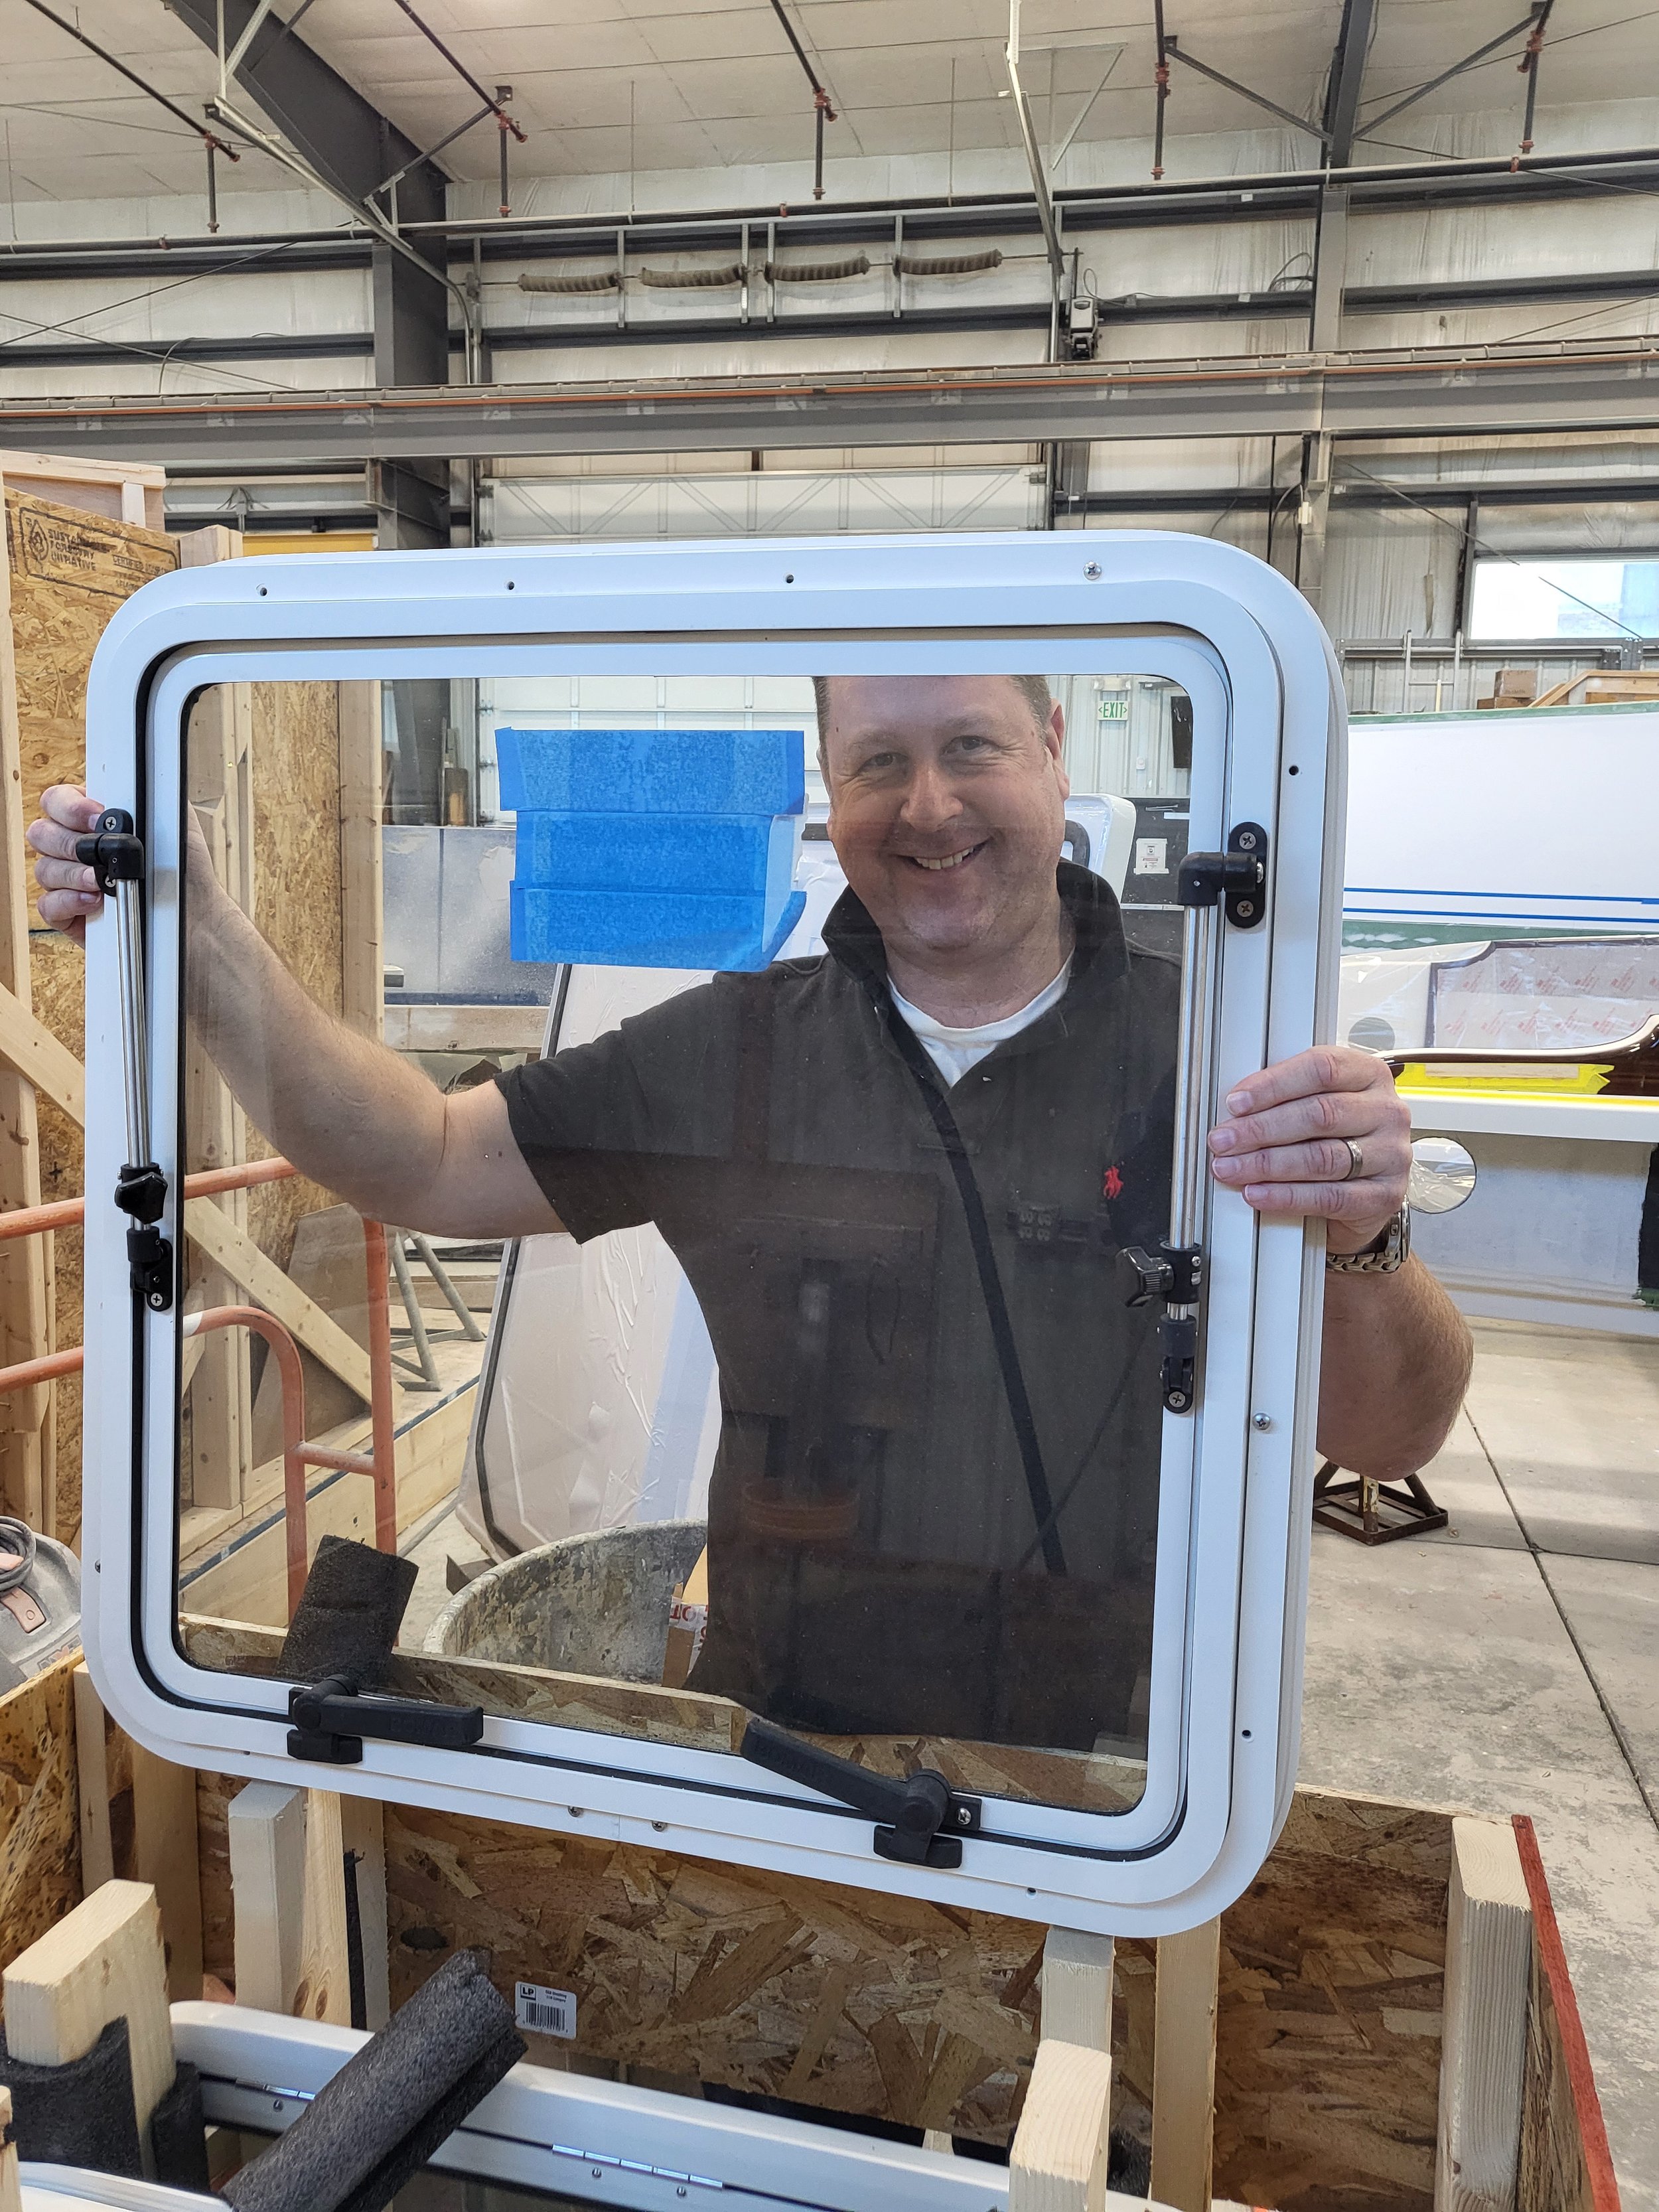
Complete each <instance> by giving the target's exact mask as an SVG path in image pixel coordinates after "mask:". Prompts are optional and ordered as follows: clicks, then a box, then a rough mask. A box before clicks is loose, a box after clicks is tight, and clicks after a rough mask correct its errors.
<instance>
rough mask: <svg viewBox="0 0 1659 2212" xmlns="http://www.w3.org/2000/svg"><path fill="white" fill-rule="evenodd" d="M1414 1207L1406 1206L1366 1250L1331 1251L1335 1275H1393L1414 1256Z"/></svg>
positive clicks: (1329, 1264) (1329, 1257)
mask: <svg viewBox="0 0 1659 2212" xmlns="http://www.w3.org/2000/svg"><path fill="white" fill-rule="evenodd" d="M1411 1249H1412V1216H1411V1208H1410V1207H1409V1206H1401V1209H1400V1211H1399V1212H1398V1213H1396V1214H1395V1217H1394V1218H1393V1220H1392V1221H1390V1222H1389V1225H1388V1227H1387V1228H1386V1229H1385V1230H1384V1231H1383V1234H1382V1236H1381V1237H1378V1238H1377V1239H1376V1242H1375V1243H1370V1244H1368V1245H1367V1246H1366V1247H1365V1249H1364V1251H1363V1252H1328V1253H1327V1254H1326V1255H1325V1265H1326V1266H1327V1267H1328V1268H1329V1269H1330V1271H1331V1273H1333V1274H1334V1275H1392V1274H1395V1273H1397V1271H1398V1270H1399V1269H1400V1268H1401V1267H1404V1266H1405V1264H1406V1262H1407V1260H1408V1259H1409V1258H1410V1257H1411Z"/></svg>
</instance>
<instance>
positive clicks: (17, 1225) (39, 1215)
mask: <svg viewBox="0 0 1659 2212" xmlns="http://www.w3.org/2000/svg"><path fill="white" fill-rule="evenodd" d="M299 1172H300V1170H298V1168H296V1167H295V1164H294V1163H293V1161H292V1160H281V1159H278V1160H249V1161H246V1163H244V1164H242V1165H241V1166H240V1167H234V1168H204V1169H203V1170H201V1172H200V1173H199V1174H198V1175H188V1176H185V1197H186V1198H212V1197H213V1196H215V1195H216V1194H217V1193H218V1192H220V1191H226V1190H246V1189H248V1188H251V1187H252V1185H253V1184H254V1183H260V1182H283V1180H284V1178H285V1177H287V1176H294V1175H298V1174H299ZM86 1211H87V1201H86V1200H85V1199H84V1198H58V1199H54V1200H52V1203H51V1204H50V1205H49V1206H14V1207H13V1208H12V1209H11V1211H10V1212H9V1213H0V1242H3V1241H4V1240H5V1239H6V1238H8V1237H41V1236H44V1235H45V1234H46V1231H48V1230H50V1229H78V1228H79V1227H80V1225H81V1224H82V1220H83V1219H84V1218H85V1216H86Z"/></svg>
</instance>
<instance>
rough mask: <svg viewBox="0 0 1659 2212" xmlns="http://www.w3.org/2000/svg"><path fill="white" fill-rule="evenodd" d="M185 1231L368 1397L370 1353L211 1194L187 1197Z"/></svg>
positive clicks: (335, 1371) (329, 1366) (327, 1364)
mask: <svg viewBox="0 0 1659 2212" xmlns="http://www.w3.org/2000/svg"><path fill="white" fill-rule="evenodd" d="M185 1235H186V1236H187V1237H190V1239H191V1242H192V1243H194V1244H196V1245H197V1246H199V1247H200V1249H202V1250H203V1251H204V1252H205V1253H206V1254H207V1255H209V1257H210V1259H212V1260H215V1261H217V1263H218V1264H219V1266H220V1267H222V1268H223V1269H224V1271H225V1273H227V1274H228V1275H230V1276H232V1277H233V1278H234V1280H235V1281H237V1282H238V1283H240V1285H242V1287H243V1289H244V1290H246V1291H249V1292H251V1293H252V1297H254V1299H255V1300H256V1301H257V1303H258V1304H260V1305H262V1306H263V1307H264V1309H265V1311H266V1312H267V1313H270V1314H274V1315H275V1316H276V1319H277V1320H278V1321H279V1322H282V1324H283V1327H284V1328H286V1329H287V1330H288V1331H289V1334H291V1335H293V1336H294V1337H295V1338H296V1339H297V1340H298V1341H299V1342H300V1343H301V1344H302V1345H304V1346H305V1348H306V1350H307V1352H311V1353H313V1355H314V1356H315V1357H316V1358H319V1359H320V1360H321V1361H322V1363H323V1364H324V1366H325V1367H326V1368H327V1369H328V1370H329V1372H330V1374H331V1375H337V1376H339V1377H340V1379H341V1381H342V1382H343V1383H349V1384H350V1386H351V1388H352V1389H354V1390H355V1391H356V1394H357V1395H358V1396H359V1397H360V1398H362V1399H363V1400H364V1401H367V1400H368V1395H369V1390H370V1383H369V1373H368V1353H367V1352H365V1351H364V1350H363V1348H362V1346H361V1345H360V1344H358V1343H357V1342H356V1340H354V1339H353V1338H351V1337H349V1336H348V1335H347V1334H346V1333H345V1331H344V1329H343V1328H341V1327H340V1324H339V1322H337V1321H336V1320H335V1319H334V1317H333V1316H332V1315H331V1314H328V1313H325V1311H324V1310H323V1309H322V1307H321V1306H319V1304H317V1303H316V1301H315V1299H313V1298H308V1297H307V1296H306V1294H305V1292H304V1291H302V1290H301V1288H300V1286H299V1285H298V1284H297V1283H295V1282H293V1281H291V1280H290V1279H289V1277H288V1276H287V1275H285V1274H284V1273H283V1271H282V1269H281V1268H280V1267H278V1266H277V1265H276V1261H274V1260H270V1259H267V1257H266V1256H265V1255H264V1253H263V1252H262V1251H261V1250H260V1249H259V1248H258V1245H257V1244H256V1243H254V1242H253V1240H252V1237H249V1236H247V1235H246V1233H245V1232H244V1231H241V1230H240V1229H238V1228H237V1226H236V1225H235V1223H234V1221H232V1220H231V1219H230V1218H229V1217H228V1215H227V1214H224V1213H222V1212H220V1210H219V1208H218V1207H217V1206H216V1205H215V1204H214V1202H213V1200H211V1199H210V1198H187V1199H186V1200H185Z"/></svg>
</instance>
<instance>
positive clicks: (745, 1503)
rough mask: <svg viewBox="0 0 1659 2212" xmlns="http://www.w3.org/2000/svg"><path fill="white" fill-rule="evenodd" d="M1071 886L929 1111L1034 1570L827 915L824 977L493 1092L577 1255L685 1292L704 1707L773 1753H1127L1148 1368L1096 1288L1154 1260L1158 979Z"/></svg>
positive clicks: (882, 1061)
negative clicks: (709, 1356) (794, 1737)
mask: <svg viewBox="0 0 1659 2212" xmlns="http://www.w3.org/2000/svg"><path fill="white" fill-rule="evenodd" d="M1059 885H1060V895H1061V896H1062V898H1063V900H1064V902H1065V903H1066V908H1067V911H1068V912H1069V914H1070V915H1071V917H1072V919H1073V923H1074V925H1075V928H1076V933H1077V949H1076V952H1075V955H1074V957H1073V967H1072V975H1071V981H1070V984H1069V987H1068V988H1067V990H1066V994H1065V995H1064V997H1063V998H1062V999H1061V1000H1060V1002H1059V1004H1058V1005H1057V1006H1054V1007H1052V1008H1051V1009H1050V1010H1049V1011H1048V1012H1047V1013H1045V1014H1043V1015H1042V1016H1041V1017H1040V1018H1039V1019H1038V1020H1036V1022H1034V1023H1032V1024H1030V1027H1029V1028H1027V1029H1025V1030H1022V1031H1021V1032H1020V1033H1019V1034H1018V1036H1014V1037H1011V1038H1009V1039H1008V1040H1007V1041H1006V1042H1004V1043H1002V1044H1000V1045H999V1046H997V1047H996V1048H995V1049H994V1051H993V1052H992V1053H991V1054H989V1055H988V1056H987V1058H986V1059H985V1060H981V1062H980V1064H979V1066H977V1067H975V1068H974V1069H972V1070H970V1071H969V1073H968V1074H967V1075H966V1076H965V1077H964V1078H963V1080H962V1081H961V1082H960V1083H958V1084H957V1085H955V1087H954V1088H953V1089H951V1090H950V1091H949V1092H948V1093H947V1094H946V1095H947V1097H948V1102H949V1106H950V1110H951V1116H952V1117H953V1118H954V1120H955V1122H956V1124H957V1128H958V1130H959V1132H960V1134H961V1139H962V1143H963V1147H964V1149H965V1151H966V1153H967V1157H968V1159H969V1163H970V1164H971V1166H972V1170H973V1174H974V1178H975V1182H976V1183H977V1185H978V1188H979V1190H980V1194H981V1199H982V1201H983V1206H984V1210H985V1213H986V1216H987V1220H988V1223H989V1227H990V1231H991V1241H992V1246H993V1249H994V1256H995V1261H996V1267H997V1272H998V1273H999V1275H1000V1279H1001V1284H1002V1287H1003V1293H1004V1297H1005V1299H1006V1305H1007V1309H1008V1314H1009V1320H1010V1322H1011V1325H1012V1337H1013V1341H1014V1345H1015V1347H1016V1350H1017V1353H1018V1363H1019V1366H1020V1369H1021V1370H1022V1372H1023V1376H1024V1385H1025V1389H1026V1391H1027V1393H1028V1395H1029V1397H1030V1402H1031V1405H1032V1408H1033V1411H1034V1414H1035V1422H1036V1433H1037V1439H1038V1443H1039V1446H1040V1449H1041V1456H1042V1466H1043V1473H1044V1475H1045V1477H1046V1481H1047V1486H1048V1497H1049V1500H1050V1519H1051V1522H1052V1529H1053V1534H1051V1536H1050V1540H1049V1542H1048V1546H1047V1547H1046V1548H1045V1546H1044V1543H1043V1541H1042V1530H1041V1528H1040V1526H1039V1516H1038V1513H1037V1511H1036V1507H1035V1505H1034V1503H1033V1494H1032V1486H1031V1482H1030V1474H1029V1470H1028V1468H1027V1465H1026V1463H1025V1461H1024V1459H1023V1458H1022V1455H1021V1452H1020V1449H1019V1447H1018V1441H1017V1437H1016V1432H1015V1429H1014V1425H1013V1422H1012V1418H1011V1416H1010V1412H1009V1400H1008V1391H1007V1387H1006V1377H1005V1373H1004V1370H1003V1367H1002V1366H1001V1365H1000V1364H999V1359H998V1356H997V1352H996V1349H995V1345H994V1338H993V1334H992V1329H991V1326H990V1322H989V1318H988V1313H987V1300H986V1295H985V1290H984V1285H983V1280H982V1274H981V1269H980V1267H978V1266H977V1265H976V1263H975V1255H974V1250H973V1246H972V1243H971V1241H970V1237H969V1226H968V1218H967V1213H966V1211H965V1208H964V1202H963V1195H962V1192H961V1189H960V1188H959V1185H958V1182H957V1178H956V1176H954V1175H953V1173H952V1170H951V1164H950V1161H949V1159H948V1158H947V1156H946V1153H945V1143H944V1141H943V1139H941V1136H940V1133H939V1128H938V1127H937V1124H936V1119H935V1117H934V1115H932V1114H930V1112H929V1110H928V1106H927V1100H926V1098H925V1097H924V1095H923V1092H922V1089H921V1085H920V1084H919V1083H918V1081H917V1078H916V1074H915V1070H914V1068H913V1067H912V1066H910V1065H908V1064H907V1060H906V1057H905V1055H904V1054H902V1052H901V1050H900V1047H899V1044H898V1042H897V1041H896V1038H895V1036H894V1034H893V1032H892V1030H891V1028H890V1019H891V1016H890V1002H889V998H888V990H887V980H886V966H885V960H884V951H883V946H882V942H881V939H880V935H879V933H878V931H877V929H876V927H875V926H874V924H873V923H872V921H871V919H870V916H869V915H868V914H867V912H866V909H865V908H864V907H863V906H862V905H861V904H860V902H859V901H858V899H857V898H855V897H854V896H853V894H852V893H851V892H850V891H848V892H847V893H845V894H844V895H843V896H842V898H841V900H840V901H839V902H838V903H837V904H836V908H835V909H834V911H833V913H832V914H831V915H830V917H829V923H828V924H827V926H826V927H825V931H824V942H825V944H826V945H827V947H828V948H829V949H828V951H827V952H826V953H825V954H823V956H821V957H817V958H815V959H809V960H793V961H784V962H781V963H775V965H773V966H772V967H770V968H769V969H765V970H763V972H761V973H760V974H757V975H719V976H716V977H715V978H714V981H712V982H709V983H707V984H704V985H702V986H700V987H696V988H695V989H691V990H688V991H686V992H684V993H683V994H681V995H679V996H678V997H677V998H674V999H671V1000H668V1001H667V1002H666V1003H665V1004H664V1005H662V1006H657V1007H654V1008H653V1009H652V1010H651V1011H650V1012H647V1013H644V1014H640V1015H636V1016H635V1017H633V1018H629V1019H628V1020H625V1021H623V1023H622V1024H621V1025H620V1027H619V1028H617V1030H613V1031H611V1032H609V1033H608V1034H606V1035H605V1036H601V1037H599V1038H598V1039H596V1040H595V1042H592V1043H591V1044H585V1045H580V1046H575V1047H573V1048H570V1049H568V1050H566V1051H563V1052H560V1053H557V1054H555V1055H554V1056H553V1057H552V1058H551V1059H550V1060H543V1061H540V1062H538V1063H536V1064H534V1065H532V1066H527V1067H522V1068H517V1069H514V1070H513V1071H512V1072H511V1073H508V1074H507V1075H506V1076H504V1077H503V1078H502V1079H501V1087H502V1090H503V1091H504V1093H505V1095H506V1098H507V1110H508V1115H509V1118H510V1121H511V1125H512V1128H513V1135H514V1137H515V1139H517V1141H518V1144H519V1146H520V1150H521V1151H522V1152H523V1154H524V1157H525V1159H526V1162H527V1163H528V1164H529V1166H530V1168H531V1169H532V1172H533V1173H534V1174H535V1176H536V1178H537V1180H538V1182H539V1183H540V1184H541V1186H542V1188H543V1189H544V1191H545V1192H546V1194H547V1195H548V1198H549V1200H550V1202H551V1203H552V1205H553V1206H554V1207H555V1209H556V1212H557V1213H558V1215H559V1218H560V1219H561V1220H562V1222H563V1223H564V1225H566V1227H567V1228H568V1229H569V1231H571V1233H572V1234H573V1235H574V1237H577V1238H578V1239H579V1240H580V1241H583V1242H586V1239H587V1238H589V1237H597V1236H601V1235H603V1234H604V1233H605V1232H606V1231H610V1230H613V1229H622V1228H628V1227H631V1226H635V1225H639V1224H641V1223H643V1222H647V1221H649V1222H654V1223H655V1224H656V1225H657V1227H658V1228H659V1231H661V1233H662V1235H663V1237H665V1239H666V1241H667V1243H669V1245H670V1246H671V1249H673V1251H674V1253H675V1255H676V1256H677V1257H678V1260H679V1261H680V1263H681V1265H682V1266H683V1267H684V1269H685V1272H686V1274H687V1276H688V1278H689V1279H690V1283H691V1285H692V1288H693V1289H694V1290H695V1291H696V1295H697V1297H698V1300H699V1302H700V1303H701V1304H702V1310H703V1313H704V1316H706V1318H707V1321H708V1328H709V1333H710V1335H711V1337H712V1339H713V1341H714V1351H715V1354H716V1357H717V1359H718V1361H719V1365H720V1401H721V1428H720V1448H719V1452H718V1455H717V1457H716V1460H715V1464H714V1474H713V1476H712V1479H711V1482H710V1487H709V1506H708V1537H709V1597H710V1613H709V1626H708V1639H707V1642H706V1644H705V1645H704V1648H703V1651H702V1656H701V1658H700V1660H699V1662H698V1664H697V1668H696V1673H695V1674H694V1676H693V1678H692V1686H694V1687H696V1688H698V1689H703V1690H708V1691H713V1692H718V1693H720V1694H721V1695H724V1696H726V1697H730V1698H732V1699H736V1700H737V1701H738V1703H739V1704H741V1705H745V1706H747V1707H748V1708H749V1709H750V1711H755V1712H758V1713H762V1714H763V1715H765V1716H766V1717H769V1718H771V1719H773V1720H776V1721H779V1722H781V1723H783V1724H785V1725H786V1726H793V1727H797V1728H802V1729H812V1730H815V1731H817V1732H820V1733H824V1734H830V1735H861V1734H883V1735H955V1736H968V1737H977V1738H980V1739H981V1740H985V1741H993V1742H1003V1743H1019V1744H1027V1745H1047V1746H1054V1747H1067V1748H1071V1749H1075V1750H1087V1749H1089V1748H1091V1747H1093V1746H1094V1744H1095V1743H1096V1741H1097V1739H1098V1738H1102V1737H1103V1738H1105V1739H1108V1740H1109V1741H1111V1742H1112V1743H1113V1745H1114V1747H1121V1748H1122V1749H1123V1750H1125V1751H1128V1750H1131V1749H1133V1747H1134V1746H1135V1744H1136V1743H1137V1741H1142V1740H1144V1712H1145V1703H1146V1697H1145V1684H1144V1678H1145V1675H1146V1669H1147V1667H1148V1665H1149V1661H1150V1649H1151V1619H1152V1567H1153V1553H1154V1547H1155V1541H1156V1534H1157V1506H1158V1452H1159V1439H1160V1434H1161V1426H1162V1409H1161V1401H1160V1398H1159V1391H1158V1342H1157V1336H1156V1329H1155V1323H1154V1317H1153V1316H1152V1312H1151V1310H1148V1309H1146V1308H1139V1309H1135V1310H1130V1309H1128V1308H1127V1307H1126V1306H1125V1304H1124V1303H1123V1297H1124V1293H1123V1286H1122V1284H1121V1279H1120V1276H1119V1273H1118V1271H1117V1269H1116V1267H1115V1264H1114V1260H1115V1252H1116V1250H1117V1249H1118V1248H1119V1246H1120V1245H1121V1244H1125V1243H1154V1242H1156V1240H1157V1238H1158V1237H1159V1236H1160V1235H1161V1234H1163V1233H1164V1230H1165V1228H1166V1226H1167V1218H1168V1205H1169V1181H1170V1145H1171V1126H1172V1124H1171V1116H1172V1098H1173V1091H1174V1065H1175V1051H1176V1001H1177V996H1178V990H1179V976H1178V973H1177V970H1176V967H1175V966H1174V964H1173V963H1170V962H1169V961H1167V960H1164V959H1162V958H1160V957H1156V956H1153V955H1150V954H1147V953H1144V952H1141V951H1138V950H1134V949H1132V948H1130V947H1129V946H1128V945H1127V944H1126V943H1125V940H1124V936H1123V930H1122V925H1121V920H1120V917H1119V914H1118V908H1117V902H1116V901H1115V898H1114V897H1113V896H1112V894H1111V891H1110V890H1109V888H1108V887H1107V885H1106V884H1104V883H1103V882H1102V881H1101V879H1100V878H1098V877H1097V876H1095V875H1092V874H1091V873H1090V872H1088V871H1086V870H1084V869H1081V868H1077V867H1073V866H1071V865H1070V864H1069V863H1062V864H1061V866H1060V872H1059ZM1054 1536H1057V1537H1058V1540H1059V1541H1058V1544H1057V1545H1056V1544H1055V1542H1054ZM1137 1686H1139V1696H1137V1694H1136V1692H1137Z"/></svg>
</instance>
